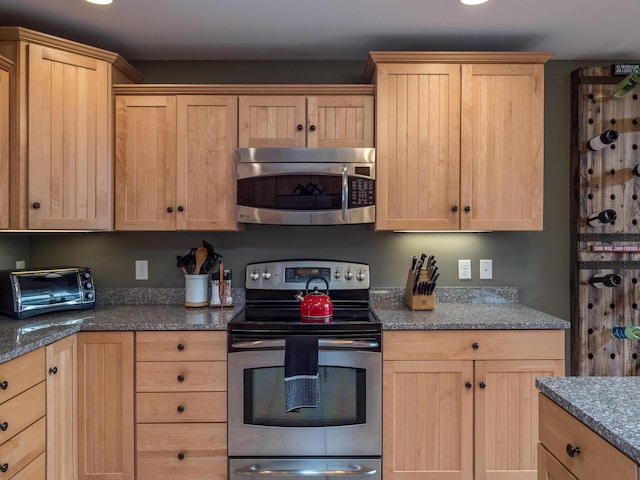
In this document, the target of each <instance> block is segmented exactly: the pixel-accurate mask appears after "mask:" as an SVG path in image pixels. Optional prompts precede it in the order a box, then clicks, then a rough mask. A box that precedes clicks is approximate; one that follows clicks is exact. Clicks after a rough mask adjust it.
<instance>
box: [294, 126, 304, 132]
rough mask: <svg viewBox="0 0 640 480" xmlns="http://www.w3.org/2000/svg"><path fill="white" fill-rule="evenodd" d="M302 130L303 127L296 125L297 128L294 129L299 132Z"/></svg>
mask: <svg viewBox="0 0 640 480" xmlns="http://www.w3.org/2000/svg"><path fill="white" fill-rule="evenodd" d="M303 128H304V127H303V126H302V125H298V126H297V127H296V130H298V131H300V130H302V129H303Z"/></svg>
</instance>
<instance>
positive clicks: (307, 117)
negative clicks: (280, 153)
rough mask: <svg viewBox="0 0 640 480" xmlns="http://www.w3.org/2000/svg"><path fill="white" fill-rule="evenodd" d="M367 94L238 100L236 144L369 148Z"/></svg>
mask: <svg viewBox="0 0 640 480" xmlns="http://www.w3.org/2000/svg"><path fill="white" fill-rule="evenodd" d="M373 122H374V108H373V96H371V95H356V94H354V95H346V94H345V95H319V96H297V95H265V96H259V95H255V96H241V97H240V99H239V132H238V133H239V142H238V143H239V146H240V147H324V148H336V147H373V142H374V140H373V132H374V128H373Z"/></svg>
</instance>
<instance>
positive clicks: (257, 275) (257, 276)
mask: <svg viewBox="0 0 640 480" xmlns="http://www.w3.org/2000/svg"><path fill="white" fill-rule="evenodd" d="M259 278H260V274H259V273H258V272H256V271H253V272H251V280H253V281H254V282H255V281H257V280H258V279H259Z"/></svg>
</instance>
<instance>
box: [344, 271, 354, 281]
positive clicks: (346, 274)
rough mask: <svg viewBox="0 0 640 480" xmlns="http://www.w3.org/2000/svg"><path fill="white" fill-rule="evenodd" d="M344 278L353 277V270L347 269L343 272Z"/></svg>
mask: <svg viewBox="0 0 640 480" xmlns="http://www.w3.org/2000/svg"><path fill="white" fill-rule="evenodd" d="M344 278H345V280H351V279H352V278H353V272H352V271H351V270H347V271H346V272H344Z"/></svg>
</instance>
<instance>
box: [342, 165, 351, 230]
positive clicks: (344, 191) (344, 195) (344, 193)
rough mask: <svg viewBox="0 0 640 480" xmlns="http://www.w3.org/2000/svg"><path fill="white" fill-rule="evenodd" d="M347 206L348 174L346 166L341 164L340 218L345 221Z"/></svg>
mask: <svg viewBox="0 0 640 480" xmlns="http://www.w3.org/2000/svg"><path fill="white" fill-rule="evenodd" d="M348 208H349V174H348V170H347V166H346V165H343V166H342V220H343V221H345V222H346V221H347V209H348Z"/></svg>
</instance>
